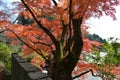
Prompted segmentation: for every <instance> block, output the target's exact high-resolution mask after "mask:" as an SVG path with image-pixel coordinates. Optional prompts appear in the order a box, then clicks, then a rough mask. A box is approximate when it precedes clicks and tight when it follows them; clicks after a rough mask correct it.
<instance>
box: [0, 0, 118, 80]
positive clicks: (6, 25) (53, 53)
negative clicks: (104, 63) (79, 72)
mask: <svg viewBox="0 0 120 80" xmlns="http://www.w3.org/2000/svg"><path fill="white" fill-rule="evenodd" d="M0 3H2V2H1V1H0ZM13 4H14V5H15V6H16V7H15V8H14V9H12V10H13V13H14V14H15V13H19V17H17V19H16V20H15V21H17V20H18V23H15V22H13V23H12V22H11V21H9V20H8V19H7V18H3V17H4V16H5V15H7V14H6V13H3V11H0V15H1V16H3V17H1V18H0V28H1V29H2V30H3V31H5V33H6V34H8V38H14V41H13V42H12V44H18V43H19V42H22V43H23V44H24V45H23V52H24V55H25V56H27V55H29V54H31V53H32V52H33V53H37V54H39V55H40V56H41V57H42V58H43V59H44V60H45V62H46V63H48V64H49V71H48V74H49V76H50V77H51V78H52V79H53V80H72V76H71V74H72V71H73V69H74V67H75V66H76V63H77V62H78V60H79V59H80V58H79V57H80V54H81V51H82V50H85V51H87V52H90V51H91V48H92V47H94V46H99V45H100V43H98V42H96V41H90V40H89V39H88V38H86V36H85V34H84V33H85V32H87V31H86V29H87V26H86V25H85V21H86V20H87V19H89V18H90V17H97V18H100V17H101V16H102V15H104V14H105V15H107V16H110V17H112V18H113V20H115V19H116V17H115V8H114V7H115V6H117V5H119V4H120V1H119V0H114V1H113V0H59V1H56V0H21V2H13ZM20 20H21V21H20ZM27 21H28V23H27ZM18 40H19V41H18ZM83 43H84V44H83ZM32 62H36V63H40V62H39V61H38V55H37V56H36V57H35V58H34V59H33V60H32ZM70 63H71V64H70ZM41 64H42V63H41Z"/></svg>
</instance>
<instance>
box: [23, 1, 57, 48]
mask: <svg viewBox="0 0 120 80" xmlns="http://www.w3.org/2000/svg"><path fill="white" fill-rule="evenodd" d="M21 1H22V3H23V4H24V6H25V7H26V8H27V9H28V10H29V12H30V13H31V15H32V16H33V18H34V20H35V21H36V23H37V24H38V25H39V27H40V28H41V29H42V30H43V31H44V32H45V33H46V34H47V35H48V36H49V37H50V39H51V40H52V41H53V43H54V45H55V47H56V49H57V47H59V42H58V41H57V40H56V39H55V37H54V35H53V34H52V33H51V32H50V31H49V30H48V29H47V28H45V27H44V26H43V25H42V24H41V23H40V22H39V21H38V20H37V18H36V16H35V15H34V13H33V12H32V10H31V9H30V8H29V6H28V5H27V4H26V3H25V1H24V0H21Z"/></svg>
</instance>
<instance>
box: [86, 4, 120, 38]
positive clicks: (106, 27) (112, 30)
mask: <svg viewBox="0 0 120 80" xmlns="http://www.w3.org/2000/svg"><path fill="white" fill-rule="evenodd" d="M116 17H117V20H115V21H113V19H112V18H111V17H109V16H103V17H101V18H100V19H97V18H96V19H94V18H91V19H90V20H88V22H87V23H88V24H90V27H91V28H90V29H89V32H90V33H91V34H93V33H96V34H98V35H99V36H100V37H102V38H104V39H106V38H110V37H115V38H119V39H120V6H118V7H116Z"/></svg>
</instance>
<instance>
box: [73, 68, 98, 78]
mask: <svg viewBox="0 0 120 80" xmlns="http://www.w3.org/2000/svg"><path fill="white" fill-rule="evenodd" d="M89 72H91V74H92V76H94V77H100V75H95V74H94V72H93V70H92V69H89V70H87V71H85V72H82V73H80V74H79V75H77V76H75V77H73V79H75V78H78V77H80V76H83V75H84V74H87V73H89Z"/></svg>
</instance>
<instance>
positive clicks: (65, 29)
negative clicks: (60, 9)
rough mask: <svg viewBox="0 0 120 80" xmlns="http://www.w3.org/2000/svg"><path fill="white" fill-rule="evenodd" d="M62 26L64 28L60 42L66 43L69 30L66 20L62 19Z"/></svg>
mask: <svg viewBox="0 0 120 80" xmlns="http://www.w3.org/2000/svg"><path fill="white" fill-rule="evenodd" d="M61 22H62V26H63V29H62V34H61V39H60V42H61V43H62V44H63V43H64V40H65V39H66V37H65V36H66V35H65V34H66V31H67V26H68V25H66V24H64V21H63V20H62V21H61Z"/></svg>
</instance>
